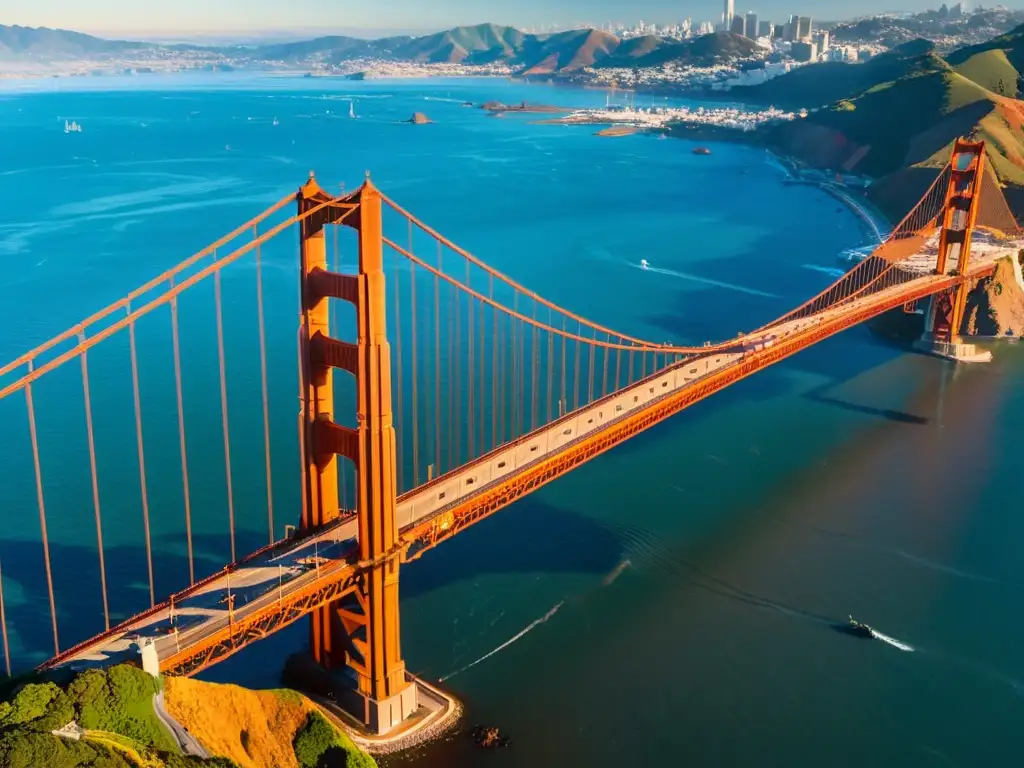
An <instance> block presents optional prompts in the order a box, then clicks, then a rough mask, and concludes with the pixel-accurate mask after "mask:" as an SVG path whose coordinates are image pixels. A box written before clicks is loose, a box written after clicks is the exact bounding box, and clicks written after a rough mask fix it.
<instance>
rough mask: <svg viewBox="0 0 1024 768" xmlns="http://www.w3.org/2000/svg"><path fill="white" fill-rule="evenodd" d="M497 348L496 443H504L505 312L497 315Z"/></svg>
mask: <svg viewBox="0 0 1024 768" xmlns="http://www.w3.org/2000/svg"><path fill="white" fill-rule="evenodd" d="M498 318H499V323H498V348H499V349H500V350H501V357H500V358H499V362H498V407H497V409H496V410H497V413H498V445H504V444H505V338H504V337H505V318H506V315H505V312H502V313H501V314H500V315H498Z"/></svg>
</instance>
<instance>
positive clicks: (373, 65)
mask: <svg viewBox="0 0 1024 768" xmlns="http://www.w3.org/2000/svg"><path fill="white" fill-rule="evenodd" d="M308 69H309V71H310V72H311V73H312V74H313V75H352V74H356V73H362V75H363V77H365V78H366V79H368V80H369V79H373V78H378V77H380V78H383V77H407V78H415V77H509V76H511V75H512V74H514V73H515V72H516V71H517V70H514V69H512V68H511V67H509V66H507V65H505V64H498V63H496V64H480V65H470V64H450V63H441V64H424V63H419V62H412V61H388V60H385V59H351V60H349V61H344V62H342V63H340V64H318V65H313V66H311V67H309V68H308Z"/></svg>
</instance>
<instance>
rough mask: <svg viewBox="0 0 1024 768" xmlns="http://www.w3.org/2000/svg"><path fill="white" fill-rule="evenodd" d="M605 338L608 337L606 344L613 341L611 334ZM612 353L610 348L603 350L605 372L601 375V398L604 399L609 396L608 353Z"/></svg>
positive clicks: (602, 357)
mask: <svg viewBox="0 0 1024 768" xmlns="http://www.w3.org/2000/svg"><path fill="white" fill-rule="evenodd" d="M605 336H606V337H607V338H606V339H605V342H606V343H608V344H610V343H611V341H612V335H611V334H610V333H606V334H605ZM610 351H611V350H609V349H608V347H605V348H604V349H602V350H601V360H602V368H603V372H602V373H601V397H604V396H605V395H607V394H608V353H609V352H610Z"/></svg>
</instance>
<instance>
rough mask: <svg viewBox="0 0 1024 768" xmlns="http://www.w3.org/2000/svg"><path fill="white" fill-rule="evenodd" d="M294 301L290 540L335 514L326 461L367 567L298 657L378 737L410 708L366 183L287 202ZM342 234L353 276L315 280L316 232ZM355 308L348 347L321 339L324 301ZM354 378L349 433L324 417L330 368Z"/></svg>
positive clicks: (372, 218) (321, 243) (377, 228)
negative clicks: (349, 501) (348, 478)
mask: <svg viewBox="0 0 1024 768" xmlns="http://www.w3.org/2000/svg"><path fill="white" fill-rule="evenodd" d="M297 199H298V207H299V213H300V215H301V214H305V213H309V212H310V211H314V212H313V213H311V214H310V215H308V216H307V217H306V218H305V219H304V220H303V222H302V224H301V228H300V259H301V269H300V280H301V295H302V318H301V325H302V327H301V333H300V344H301V355H302V363H303V365H302V369H303V371H302V377H303V381H302V393H303V398H302V400H303V408H302V415H301V418H302V424H303V436H304V440H303V442H304V445H303V456H304V465H305V466H304V469H305V499H304V503H303V515H302V524H301V526H300V529H301V530H304V531H312V530H316V529H318V528H320V527H322V526H324V525H327V524H328V523H330V522H332V521H333V520H335V519H337V518H338V517H339V515H340V514H341V509H340V501H339V497H338V466H337V462H338V456H344V457H346V458H348V459H350V460H351V461H352V462H353V463H354V464H355V467H356V514H357V518H358V531H359V533H358V545H359V561H360V562H361V563H364V564H367V565H366V566H365V568H364V569H363V570H361V572H360V574H359V576H360V578H358V579H356V580H355V583H354V585H353V588H352V590H351V591H350V592H349V593H348V594H346V595H343V596H342V597H341V598H339V599H338V600H336V601H334V602H332V603H331V604H330V605H327V606H324V607H323V608H320V609H318V610H317V611H314V612H313V613H312V616H311V627H310V650H311V653H312V656H313V658H314V659H315V660H316V661H317V662H318V663H319V664H321V665H322V666H323V667H325V668H327V669H328V670H332V669H338V670H340V669H343V668H345V667H347V668H348V669H349V670H350V671H351V672H352V673H354V676H355V682H356V685H355V693H356V694H357V695H356V696H349V697H345V698H346V699H347V701H346V702H345V703H346V704H347V705H348V706H349V708H350V709H352V710H353V714H355V715H356V716H357V717H359V718H360V719H361V720H362V721H363V723H364V725H365V726H366V727H367V728H368V729H370V730H372V731H376V732H378V733H383V732H386V731H388V730H390V729H391V728H392V727H394V726H395V725H397V724H398V723H400V722H402V721H403V720H404V719H405V718H406V717H408V716H409V715H411V714H412V713H413V712H414V711H415V710H416V708H417V706H418V703H417V696H416V686H415V685H413V684H410V682H409V681H408V680H407V677H406V672H405V663H404V661H403V660H402V656H401V644H400V634H399V605H398V569H399V561H400V553H399V551H398V546H399V534H398V520H397V502H398V494H397V486H396V469H395V468H396V457H395V453H396V449H395V428H394V423H393V418H394V417H393V411H392V407H391V348H390V345H389V344H388V340H387V319H386V313H385V306H386V304H385V296H386V292H385V278H384V269H383V250H384V246H383V231H382V211H381V196H380V192H379V191H378V190H377V189H376V188H375V187H374V186H373V185H372V184H371V182H370V181H369V180H367V181H366V183H364V184H363V185H362V186H361V187H360V188H359V190H358V191H357V192H356V193H354V194H353V195H350V196H348V197H346V198H343V199H342V200H340V201H338V204H337V205H335V204H328V205H326V206H325V205H324V203H325V202H326V201H328V200H330V197H329V196H328V195H327V194H326V193H324V192H323V190H322V189H321V188H320V187H319V186H318V185H317V184H316V181H315V180H314V179H313V178H312V177H311V178H310V181H309V182H307V183H306V184H305V185H304V186H303V187H302V188H301V189H300V190H299V194H298V196H297ZM327 225H334V226H338V225H346V226H350V227H352V228H353V229H355V230H356V231H357V232H358V235H359V266H358V270H357V274H355V275H342V274H336V273H332V272H329V271H328V269H327V250H326V241H325V237H324V228H325V226H327ZM330 299H342V300H345V301H348V302H350V303H351V304H353V305H354V306H355V308H356V318H357V321H356V326H357V341H356V343H355V344H352V343H349V342H345V341H341V340H338V339H334V338H332V337H331V336H330V333H329V331H330V327H329V313H328V300H330ZM335 368H338V369H341V370H346V371H348V372H349V373H351V374H352V375H354V376H355V378H356V389H357V393H358V394H357V421H358V426H357V427H356V429H350V428H347V427H343V426H340V425H338V424H337V423H336V422H335V421H334V419H333V418H332V413H333V410H334V403H333V369H335Z"/></svg>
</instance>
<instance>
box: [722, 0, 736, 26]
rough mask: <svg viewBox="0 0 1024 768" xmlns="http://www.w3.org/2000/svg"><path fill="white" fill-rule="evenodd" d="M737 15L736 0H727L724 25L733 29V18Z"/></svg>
mask: <svg viewBox="0 0 1024 768" xmlns="http://www.w3.org/2000/svg"><path fill="white" fill-rule="evenodd" d="M735 15H736V0H725V11H724V12H723V13H722V27H723V28H724V29H725V30H727V31H728V30H731V29H732V18H733V16H735Z"/></svg>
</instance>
